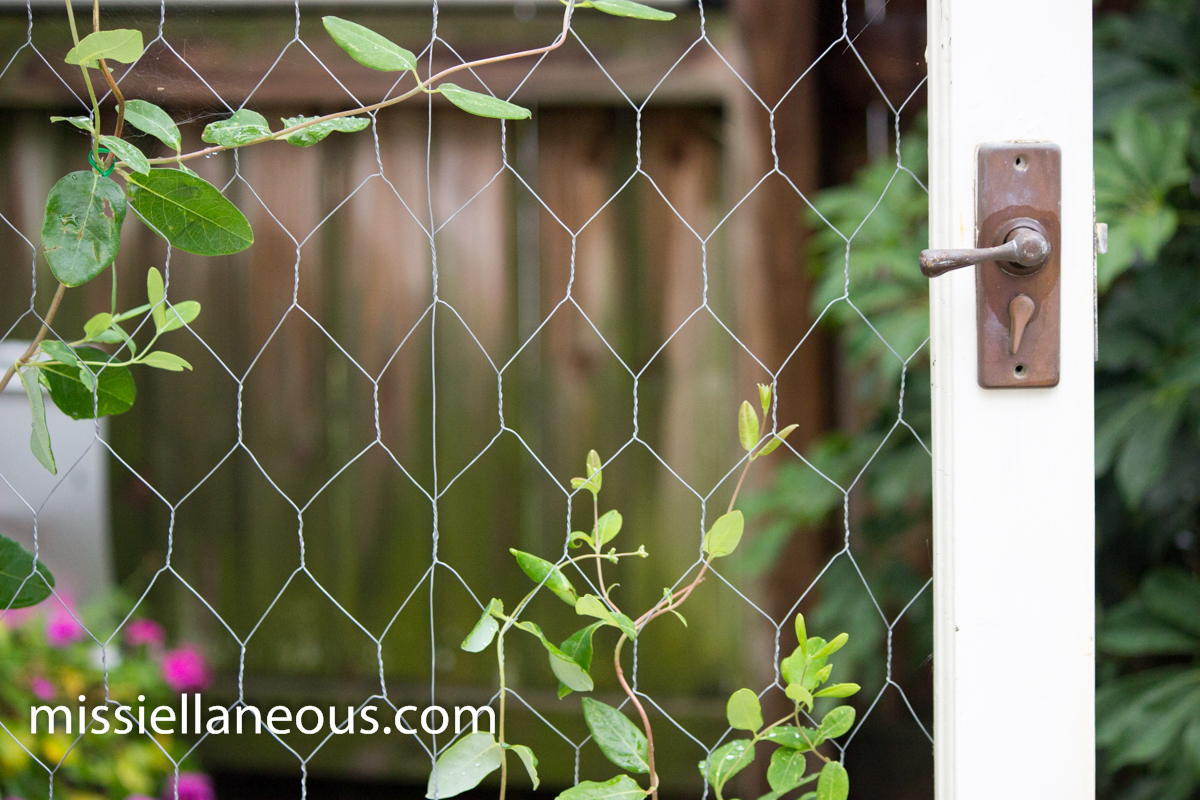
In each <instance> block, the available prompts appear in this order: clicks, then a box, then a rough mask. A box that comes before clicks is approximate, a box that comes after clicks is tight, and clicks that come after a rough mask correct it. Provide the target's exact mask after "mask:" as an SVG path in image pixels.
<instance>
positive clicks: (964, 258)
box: [921, 228, 1050, 278]
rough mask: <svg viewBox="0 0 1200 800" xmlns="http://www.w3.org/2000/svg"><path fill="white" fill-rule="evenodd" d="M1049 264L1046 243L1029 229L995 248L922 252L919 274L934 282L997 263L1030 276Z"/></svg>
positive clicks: (1016, 232)
mask: <svg viewBox="0 0 1200 800" xmlns="http://www.w3.org/2000/svg"><path fill="white" fill-rule="evenodd" d="M1049 260H1050V242H1049V241H1048V240H1047V239H1046V237H1045V236H1042V235H1041V234H1040V233H1038V232H1037V231H1035V230H1033V229H1032V228H1017V229H1015V230H1014V231H1013V232H1012V235H1011V237H1010V238H1009V240H1008V241H1006V242H1005V243H1004V244H1002V245H999V246H998V247H981V248H970V249H966V250H922V251H921V272H922V273H924V275H925V277H927V278H936V277H937V276H939V275H943V274H945V273H947V272H949V271H950V270H952V269H959V268H960V267H969V266H971V265H973V264H982V263H984V262H985V261H1001V262H1007V263H1009V264H1012V265H1014V266H1015V267H1017V268H1018V269H1020V270H1021V271H1022V272H1026V273H1028V272H1033V271H1036V270H1037V269H1039V268H1041V267H1042V266H1044V265H1045V263H1046V262H1047V261H1049Z"/></svg>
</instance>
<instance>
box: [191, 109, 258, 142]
mask: <svg viewBox="0 0 1200 800" xmlns="http://www.w3.org/2000/svg"><path fill="white" fill-rule="evenodd" d="M270 135H271V126H270V125H268V124H267V119H266V117H264V116H263V115H262V114H259V113H258V112H257V111H251V110H250V109H248V108H243V109H239V110H238V111H235V112H233V116H231V117H229V118H228V119H220V120H217V121H216V122H210V123H209V124H208V127H206V128H205V129H204V133H203V134H202V135H201V136H200V138H201V139H202V140H204V141H206V142H208V143H209V144H219V145H221V146H222V147H239V146H241V145H244V144H249V143H250V142H253V141H255V140H256V139H262V138H263V137H266V136H270Z"/></svg>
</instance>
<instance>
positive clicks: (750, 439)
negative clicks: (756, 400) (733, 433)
mask: <svg viewBox="0 0 1200 800" xmlns="http://www.w3.org/2000/svg"><path fill="white" fill-rule="evenodd" d="M738 439H739V440H741V443H742V449H743V450H745V451H746V452H747V453H749V452H750V451H751V450H753V449H754V445H756V444H758V414H756V413H755V412H754V406H752V405H750V401H748V400H743V401H742V405H741V406H740V407H739V408H738Z"/></svg>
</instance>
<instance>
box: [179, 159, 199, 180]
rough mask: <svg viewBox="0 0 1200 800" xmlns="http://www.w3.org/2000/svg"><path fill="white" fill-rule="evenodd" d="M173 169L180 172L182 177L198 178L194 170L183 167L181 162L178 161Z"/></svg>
mask: <svg viewBox="0 0 1200 800" xmlns="http://www.w3.org/2000/svg"><path fill="white" fill-rule="evenodd" d="M175 168H176V169H177V170H179V171H180V172H182V173H183V174H184V175H191V176H192V177H193V178H199V177H200V176H199V174H197V173H196V171H195V170H193V169H191V168H189V167H187V166H185V165H184V163H183V162H182V161H180V162H179V163H178V164H176V165H175Z"/></svg>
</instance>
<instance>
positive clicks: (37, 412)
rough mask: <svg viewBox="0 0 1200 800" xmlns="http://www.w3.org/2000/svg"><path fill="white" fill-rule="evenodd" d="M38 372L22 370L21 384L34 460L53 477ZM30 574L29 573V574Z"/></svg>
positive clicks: (55, 468)
mask: <svg viewBox="0 0 1200 800" xmlns="http://www.w3.org/2000/svg"><path fill="white" fill-rule="evenodd" d="M37 373H38V371H37V370H36V369H33V368H29V369H24V370H21V383H23V384H24V385H25V394H26V395H27V396H28V397H29V413H30V415H31V416H32V417H33V433H31V434H30V436H29V449H30V451H32V452H33V455H34V458H36V459H37V460H38V462H39V463H40V464H41V465H42V466H43V467H45V468H46V469H47V470H49V471H50V474H51V475H57V474H58V467H57V466H55V464H54V451H53V450H51V449H50V429H49V428H47V427H46V400H45V398H43V397H42V387H41V385H39V384H38V374H37ZM27 574H28V573H27Z"/></svg>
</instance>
